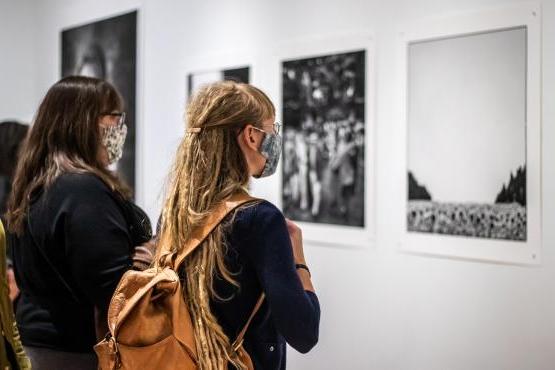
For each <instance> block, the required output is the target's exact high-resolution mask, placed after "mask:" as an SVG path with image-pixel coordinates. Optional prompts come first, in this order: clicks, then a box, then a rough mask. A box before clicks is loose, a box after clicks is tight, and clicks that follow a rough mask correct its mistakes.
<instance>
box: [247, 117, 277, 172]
mask: <svg viewBox="0 0 555 370" xmlns="http://www.w3.org/2000/svg"><path fill="white" fill-rule="evenodd" d="M253 128H254V129H256V130H258V131H261V132H262V133H264V139H263V140H262V144H261V145H260V149H259V150H258V151H259V152H260V154H262V156H263V157H264V158H266V163H265V164H264V168H263V169H262V172H261V173H260V174H259V175H257V176H255V177H256V178H262V177H268V176H271V175H273V174H274V172H276V169H277V166H278V163H279V158H280V157H281V147H282V140H281V136H280V135H279V134H278V133H276V132H274V133H268V132H266V131H264V130H261V129H259V128H257V127H253Z"/></svg>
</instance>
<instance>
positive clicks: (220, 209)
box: [172, 192, 260, 271]
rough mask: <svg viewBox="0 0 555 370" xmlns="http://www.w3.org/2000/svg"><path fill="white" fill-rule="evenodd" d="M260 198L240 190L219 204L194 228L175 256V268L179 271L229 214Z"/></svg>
mask: <svg viewBox="0 0 555 370" xmlns="http://www.w3.org/2000/svg"><path fill="white" fill-rule="evenodd" d="M258 200H260V199H258V198H253V197H251V196H250V195H249V194H247V193H246V192H240V193H236V194H234V195H232V196H231V197H230V198H229V199H228V200H227V201H225V202H222V203H220V204H218V205H217V206H216V207H215V208H214V210H213V211H212V212H211V213H210V214H209V216H208V217H207V219H206V221H205V222H204V224H203V225H202V226H201V227H198V228H197V229H195V230H193V232H192V233H191V237H190V238H189V240H188V241H187V242H186V243H185V245H184V246H183V249H182V250H181V252H180V253H177V254H176V255H175V256H174V257H173V264H172V265H173V269H174V270H175V271H179V267H180V266H181V264H182V263H183V261H184V260H185V258H186V257H187V256H188V255H189V254H190V253H191V252H193V251H194V250H195V249H196V248H197V247H198V246H199V245H200V244H202V242H203V241H204V240H206V238H207V237H208V235H210V233H211V232H212V231H214V229H215V228H216V227H217V226H218V225H219V224H220V223H221V222H222V221H223V220H224V219H225V217H226V216H227V215H229V214H230V213H231V212H233V211H234V210H235V209H237V208H238V207H240V206H242V205H244V204H246V203H249V202H254V201H258Z"/></svg>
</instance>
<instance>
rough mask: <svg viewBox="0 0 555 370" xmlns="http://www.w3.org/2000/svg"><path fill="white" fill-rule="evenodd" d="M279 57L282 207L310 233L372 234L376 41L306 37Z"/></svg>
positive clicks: (339, 237) (350, 238)
mask: <svg viewBox="0 0 555 370" xmlns="http://www.w3.org/2000/svg"><path fill="white" fill-rule="evenodd" d="M303 45H304V46H297V47H296V48H292V49H291V50H290V52H289V54H287V53H284V54H283V55H282V57H281V59H280V68H281V70H280V73H281V83H280V92H281V94H280V95H281V97H280V104H281V107H280V112H281V119H282V123H283V132H282V137H283V154H282V161H281V200H280V201H281V207H282V210H283V213H284V215H285V217H287V218H290V219H292V220H294V221H296V222H298V223H299V224H301V225H302V228H303V235H304V237H305V238H306V239H307V240H314V241H318V242H322V243H333V244H336V245H359V246H366V245H368V243H369V241H370V240H371V239H372V237H373V231H374V224H373V222H374V218H373V192H374V186H373V180H374V179H373V169H374V166H373V159H374V155H373V143H372V140H373V106H372V102H373V99H372V96H373V88H374V86H373V74H372V71H373V47H372V45H373V44H372V38H371V37H370V36H365V35H351V36H345V37H337V38H335V39H328V40H324V39H321V40H318V41H312V42H305V43H303Z"/></svg>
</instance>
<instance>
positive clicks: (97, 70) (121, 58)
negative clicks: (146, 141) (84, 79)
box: [61, 11, 137, 189]
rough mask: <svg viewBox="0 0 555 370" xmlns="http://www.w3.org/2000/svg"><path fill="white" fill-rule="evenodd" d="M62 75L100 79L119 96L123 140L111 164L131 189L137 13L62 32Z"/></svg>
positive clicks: (133, 157) (132, 176)
mask: <svg viewBox="0 0 555 370" xmlns="http://www.w3.org/2000/svg"><path fill="white" fill-rule="evenodd" d="M61 37H62V71H61V72H62V77H66V76H71V75H80V76H89V77H96V78H101V79H105V80H107V81H109V82H110V83H112V84H113V85H114V86H115V87H116V89H118V91H119V92H120V93H121V95H122V96H123V100H124V102H125V113H126V120H125V123H126V125H127V129H128V130H127V139H126V140H125V146H124V148H123V156H122V158H121V159H120V160H119V161H118V162H117V163H116V164H115V165H113V168H112V169H113V170H115V171H116V172H118V173H119V174H120V176H121V177H122V178H123V179H124V181H125V182H126V183H127V185H129V186H130V187H131V188H132V189H134V188H135V135H136V134H135V132H136V129H135V126H136V122H135V120H136V114H135V112H136V99H135V97H136V59H137V12H136V11H135V12H131V13H127V14H124V15H120V16H117V17H113V18H109V19H105V20H100V21H97V22H94V23H90V24H87V25H84V26H79V27H75V28H70V29H66V30H64V31H62V35H61Z"/></svg>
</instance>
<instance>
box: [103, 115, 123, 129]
mask: <svg viewBox="0 0 555 370" xmlns="http://www.w3.org/2000/svg"><path fill="white" fill-rule="evenodd" d="M101 114H102V115H103V116H114V117H119V120H118V124H117V125H118V126H119V127H121V126H123V125H124V124H125V117H126V114H125V112H105V113H101Z"/></svg>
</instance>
